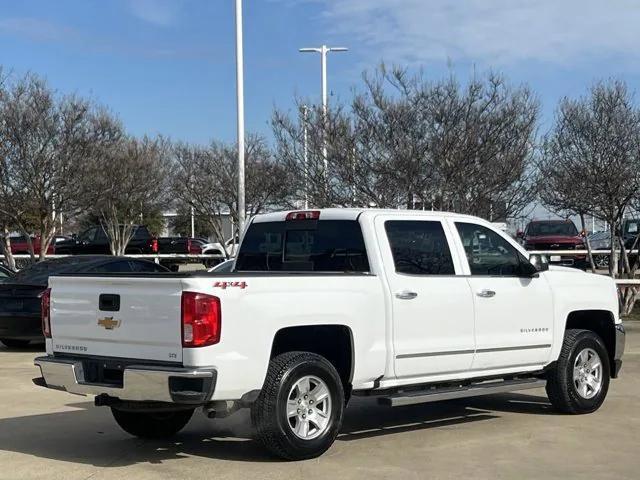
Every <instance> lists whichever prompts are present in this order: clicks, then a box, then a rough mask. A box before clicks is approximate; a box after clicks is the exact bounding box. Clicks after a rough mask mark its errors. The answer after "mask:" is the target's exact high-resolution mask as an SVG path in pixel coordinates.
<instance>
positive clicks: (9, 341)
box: [0, 338, 31, 348]
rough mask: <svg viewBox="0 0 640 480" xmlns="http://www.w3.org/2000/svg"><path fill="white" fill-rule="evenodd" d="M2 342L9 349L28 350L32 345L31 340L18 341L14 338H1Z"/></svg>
mask: <svg viewBox="0 0 640 480" xmlns="http://www.w3.org/2000/svg"><path fill="white" fill-rule="evenodd" d="M0 342H2V343H4V344H5V345H6V346H7V347H9V348H27V347H28V346H29V344H30V343H31V342H30V341H29V340H16V339H14V338H0Z"/></svg>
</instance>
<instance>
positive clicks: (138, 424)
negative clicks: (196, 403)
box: [111, 407, 193, 438]
mask: <svg viewBox="0 0 640 480" xmlns="http://www.w3.org/2000/svg"><path fill="white" fill-rule="evenodd" d="M111 413H112V414H113V418H115V419H116V422H117V423H118V425H120V428H122V429H123V430H124V431H125V432H127V433H129V434H131V435H133V436H134V437H140V438H168V437H171V436H173V435H175V434H176V433H178V432H179V431H180V430H182V429H183V428H184V427H185V426H186V425H187V423H189V420H191V416H192V415H193V410H176V411H171V412H141V411H129V410H119V409H117V408H113V407H112V408H111Z"/></svg>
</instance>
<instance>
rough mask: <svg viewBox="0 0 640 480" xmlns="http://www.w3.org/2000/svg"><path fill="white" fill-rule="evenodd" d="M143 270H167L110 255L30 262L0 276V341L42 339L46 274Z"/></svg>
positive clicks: (17, 342) (17, 344) (11, 344)
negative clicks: (41, 309)
mask: <svg viewBox="0 0 640 480" xmlns="http://www.w3.org/2000/svg"><path fill="white" fill-rule="evenodd" d="M129 272H135V273H138V274H139V273H146V272H168V270H167V269H166V268H165V267H163V266H161V265H157V264H155V263H154V262H150V261H148V260H142V259H135V258H128V257H112V256H77V257H64V258H56V259H51V260H46V261H44V262H40V263H34V264H32V265H30V266H28V267H26V268H24V269H23V270H20V271H19V272H17V273H15V274H13V275H9V276H7V277H4V278H0V342H2V343H4V344H5V345H6V346H7V347H12V348H20V347H26V346H27V345H29V344H30V343H31V342H38V343H42V342H44V337H43V334H42V327H41V322H40V295H41V294H42V292H43V291H44V290H45V289H46V288H47V282H48V280H49V276H51V275H58V274H61V273H88V274H92V275H97V274H103V273H129Z"/></svg>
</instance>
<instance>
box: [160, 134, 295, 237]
mask: <svg viewBox="0 0 640 480" xmlns="http://www.w3.org/2000/svg"><path fill="white" fill-rule="evenodd" d="M174 164H175V165H174V171H173V174H172V177H173V192H174V193H175V195H176V196H177V198H179V199H180V201H181V202H183V203H185V204H188V205H191V206H193V207H194V210H195V212H196V213H197V214H198V215H199V216H200V217H202V218H204V219H207V222H208V223H209V226H210V228H211V230H212V231H213V233H214V235H215V236H216V237H217V238H218V240H219V241H220V242H221V243H223V242H224V241H225V240H226V239H225V238H224V232H223V228H222V220H221V219H222V217H223V215H225V214H228V215H230V216H231V218H232V219H233V220H234V224H236V225H237V219H238V215H237V198H238V197H237V185H238V176H237V148H235V147H233V146H229V145H225V144H222V143H218V142H213V143H212V144H211V145H210V146H209V147H208V148H203V147H197V146H191V145H185V144H181V145H178V146H177V147H176V148H175V150H174ZM245 165H246V183H245V184H246V206H247V212H246V214H247V215H248V216H253V215H256V214H258V213H260V212H262V211H265V210H268V209H272V208H277V207H282V206H283V205H286V204H287V202H288V197H289V192H290V189H291V182H290V181H289V178H290V176H289V173H288V172H287V170H286V169H285V168H284V167H283V165H281V164H280V163H278V162H277V161H276V160H275V159H274V158H273V156H272V155H271V152H270V150H269V148H268V146H267V144H266V142H265V140H264V139H263V138H261V137H257V136H249V138H248V139H247V143H246V152H245ZM234 235H236V236H237V233H235V234H234Z"/></svg>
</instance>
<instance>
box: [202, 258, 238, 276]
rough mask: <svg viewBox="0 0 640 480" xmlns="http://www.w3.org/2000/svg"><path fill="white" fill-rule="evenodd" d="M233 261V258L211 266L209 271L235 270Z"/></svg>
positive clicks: (225, 271)
mask: <svg viewBox="0 0 640 480" xmlns="http://www.w3.org/2000/svg"><path fill="white" fill-rule="evenodd" d="M233 262H234V261H233V260H225V261H224V262H222V263H219V264H218V265H216V266H215V267H212V268H210V269H209V270H208V271H209V272H216V273H229V272H231V270H233Z"/></svg>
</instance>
